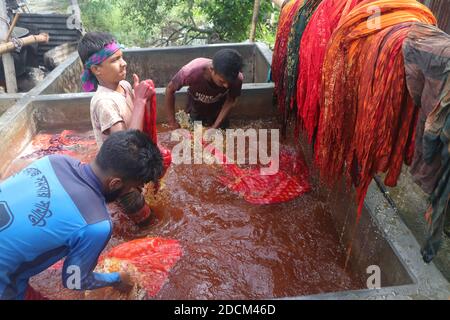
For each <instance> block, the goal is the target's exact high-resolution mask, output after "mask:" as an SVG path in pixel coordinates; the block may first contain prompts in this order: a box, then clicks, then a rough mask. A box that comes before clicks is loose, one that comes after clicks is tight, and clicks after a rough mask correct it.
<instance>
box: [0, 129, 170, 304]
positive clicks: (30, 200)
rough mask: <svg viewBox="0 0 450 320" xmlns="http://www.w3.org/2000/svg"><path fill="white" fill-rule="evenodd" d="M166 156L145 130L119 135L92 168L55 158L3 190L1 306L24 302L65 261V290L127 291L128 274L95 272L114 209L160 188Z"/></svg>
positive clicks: (0, 203) (11, 180)
mask: <svg viewBox="0 0 450 320" xmlns="http://www.w3.org/2000/svg"><path fill="white" fill-rule="evenodd" d="M161 174H162V157H161V153H160V151H159V149H158V148H157V146H156V145H155V144H154V143H153V142H152V141H151V140H150V139H149V138H148V137H147V136H146V135H145V134H144V133H142V132H140V131H138V130H128V131H120V132H117V133H114V134H111V135H110V137H109V138H108V139H107V140H106V141H105V142H104V143H103V145H102V147H101V149H100V151H99V153H98V155H97V157H96V159H95V160H94V161H93V162H92V163H91V164H82V163H80V162H79V161H77V160H75V159H72V158H70V157H67V156H56V155H54V156H48V157H44V158H42V159H40V160H37V161H35V162H34V163H32V164H31V165H30V166H28V167H27V168H25V169H24V170H22V171H20V172H19V173H17V174H15V175H14V176H12V177H10V178H8V179H7V180H6V181H4V182H3V183H1V184H0V299H23V298H24V297H25V294H26V291H27V287H28V280H29V278H30V277H32V276H34V275H36V274H38V273H40V272H42V271H44V270H45V269H47V268H48V267H50V266H51V265H53V264H54V263H55V262H57V261H59V260H60V259H62V258H64V257H65V261H64V266H63V270H62V278H63V285H64V286H65V287H66V288H69V289H75V290H93V289H97V288H102V287H106V286H116V287H117V288H119V289H127V288H129V287H130V286H131V285H132V283H131V280H130V276H129V275H128V274H127V273H117V272H115V273H95V272H93V270H94V269H95V267H96V265H97V261H98V257H99V255H100V254H101V252H102V251H103V249H104V248H105V246H106V244H107V243H108V241H109V239H110V237H111V232H112V223H111V220H110V216H109V213H108V209H107V206H106V203H108V202H111V201H114V200H116V199H117V198H118V197H120V196H122V195H123V194H126V193H127V192H129V190H130V189H133V188H140V187H142V186H143V185H144V184H145V183H148V182H157V180H158V179H159V178H160V176H161Z"/></svg>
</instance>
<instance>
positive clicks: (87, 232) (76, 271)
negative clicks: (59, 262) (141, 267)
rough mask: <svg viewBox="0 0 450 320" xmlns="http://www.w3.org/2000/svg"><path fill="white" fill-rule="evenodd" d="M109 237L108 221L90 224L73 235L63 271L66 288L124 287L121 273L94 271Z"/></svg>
mask: <svg viewBox="0 0 450 320" xmlns="http://www.w3.org/2000/svg"><path fill="white" fill-rule="evenodd" d="M110 234H111V225H110V223H109V221H102V222H99V223H96V224H92V225H88V226H86V227H84V228H82V229H81V230H80V231H78V232H77V233H76V234H74V235H73V236H72V238H71V239H70V240H69V247H70V251H69V254H68V256H67V258H66V260H65V261H64V266H63V270H62V280H63V285H64V287H66V288H68V289H73V290H92V289H98V288H102V287H108V286H118V285H122V279H121V274H120V273H118V272H113V273H96V272H93V270H94V269H95V267H96V266H97V261H98V258H99V256H100V254H101V252H102V251H103V249H104V248H105V246H106V244H107V243H108V241H109V238H110ZM124 278H126V276H125V277H124ZM127 280H129V278H127Z"/></svg>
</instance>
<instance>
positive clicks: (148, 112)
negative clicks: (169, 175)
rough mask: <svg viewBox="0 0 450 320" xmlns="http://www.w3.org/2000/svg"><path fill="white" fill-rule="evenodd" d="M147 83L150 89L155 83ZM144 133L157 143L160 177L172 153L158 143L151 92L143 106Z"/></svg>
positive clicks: (153, 97) (154, 103) (169, 162)
mask: <svg viewBox="0 0 450 320" xmlns="http://www.w3.org/2000/svg"><path fill="white" fill-rule="evenodd" d="M146 81H147V84H148V85H149V86H150V88H151V89H152V91H154V90H155V84H154V83H153V81H152V80H146ZM143 131H144V133H145V134H146V135H147V136H148V137H149V138H150V139H151V140H152V141H153V142H154V143H155V144H156V145H158V148H159V151H160V152H161V155H162V158H163V174H162V177H164V175H165V174H166V172H167V169H168V168H169V166H170V164H171V163H172V154H171V152H170V150H169V149H167V148H165V147H163V146H162V145H159V144H158V132H157V130H156V94H153V95H152V97H150V98H149V99H148V100H147V105H146V106H145V114H144V129H143ZM162 177H161V178H162ZM159 187H160V186H159V183H158V185H157V186H156V188H155V191H157V190H158V189H159Z"/></svg>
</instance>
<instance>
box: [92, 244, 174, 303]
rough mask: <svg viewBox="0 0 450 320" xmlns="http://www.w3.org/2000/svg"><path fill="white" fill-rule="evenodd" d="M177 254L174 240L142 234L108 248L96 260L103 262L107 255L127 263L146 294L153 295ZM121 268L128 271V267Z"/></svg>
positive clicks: (107, 257)
mask: <svg viewBox="0 0 450 320" xmlns="http://www.w3.org/2000/svg"><path fill="white" fill-rule="evenodd" d="M181 256H182V249H181V246H180V244H179V243H178V241H177V240H172V239H164V238H143V239H136V240H132V241H129V242H125V243H122V244H120V245H118V246H116V247H114V248H112V249H111V250H109V251H108V252H107V253H106V254H105V255H103V256H101V257H100V261H99V264H100V265H104V266H105V265H106V264H107V260H111V259H114V260H120V262H122V263H123V262H125V263H129V264H131V267H132V269H134V271H131V274H132V277H133V278H134V280H135V281H136V282H137V283H138V285H139V286H141V287H142V288H144V289H145V290H146V292H147V297H154V296H156V294H157V293H158V292H159V291H160V290H161V288H162V286H163V285H164V283H165V281H166V280H167V277H168V276H169V271H170V270H171V269H172V267H173V266H174V265H175V263H177V261H178V260H179V259H180V258H181ZM114 268H115V266H113V267H111V269H114ZM125 268H127V267H125ZM119 269H120V267H119ZM109 271H111V272H112V271H114V270H109ZM116 271H118V270H116ZM125 271H129V272H130V270H125Z"/></svg>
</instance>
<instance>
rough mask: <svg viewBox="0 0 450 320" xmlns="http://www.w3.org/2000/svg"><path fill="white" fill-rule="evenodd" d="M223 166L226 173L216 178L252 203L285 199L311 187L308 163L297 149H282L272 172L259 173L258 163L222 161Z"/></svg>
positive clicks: (309, 189) (276, 201) (270, 202)
mask: <svg viewBox="0 0 450 320" xmlns="http://www.w3.org/2000/svg"><path fill="white" fill-rule="evenodd" d="M224 169H225V174H226V175H225V176H222V177H219V181H221V182H222V183H223V184H224V185H225V186H226V187H228V188H230V189H231V190H233V191H234V192H237V193H239V194H240V195H241V196H242V197H243V198H244V199H245V200H246V201H247V202H250V203H253V204H273V203H280V202H287V201H291V200H293V199H295V198H297V197H299V196H301V195H302V194H304V193H306V192H309V191H311V185H310V184H309V180H308V179H309V177H308V175H309V173H308V167H307V165H306V162H305V160H304V158H303V155H302V154H301V153H299V152H298V153H297V154H295V153H292V152H287V151H282V152H281V153H280V161H279V170H278V171H277V172H276V173H275V174H272V175H263V174H261V169H262V168H261V166H257V167H256V168H251V169H250V168H246V169H241V168H239V167H238V166H236V165H232V164H226V165H225V166H224Z"/></svg>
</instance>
